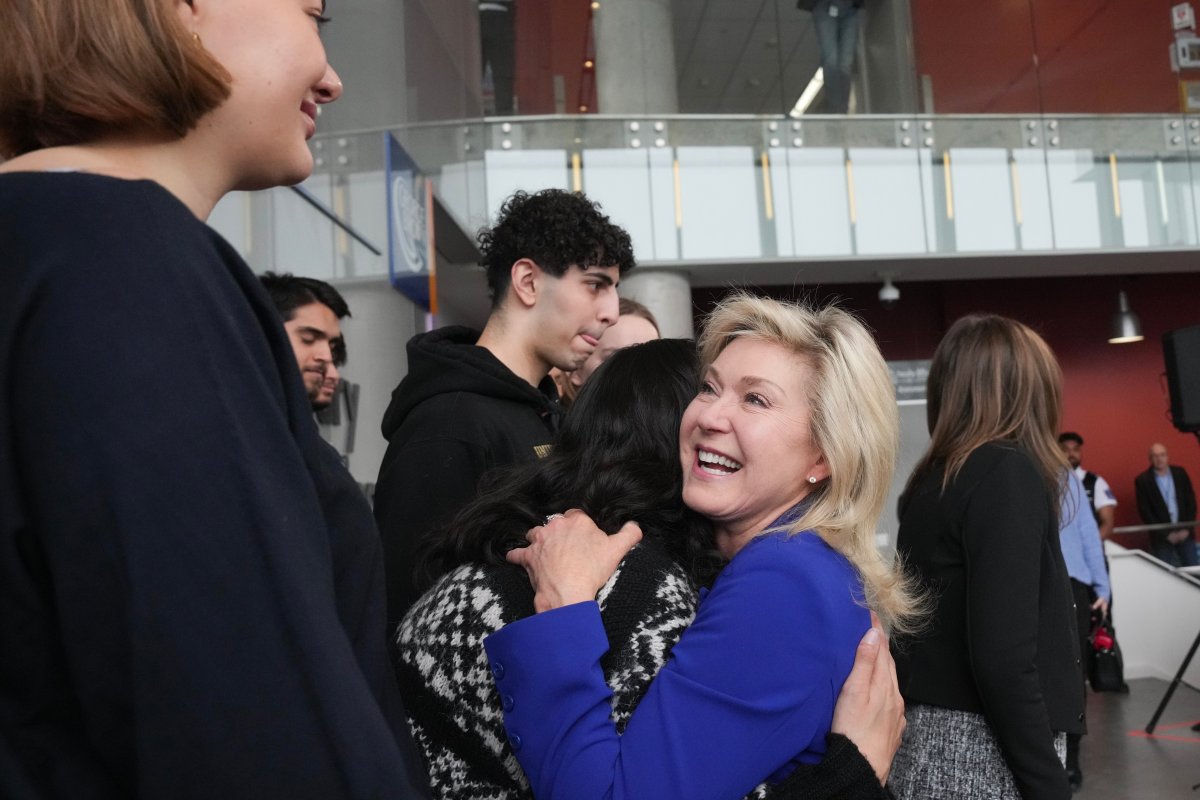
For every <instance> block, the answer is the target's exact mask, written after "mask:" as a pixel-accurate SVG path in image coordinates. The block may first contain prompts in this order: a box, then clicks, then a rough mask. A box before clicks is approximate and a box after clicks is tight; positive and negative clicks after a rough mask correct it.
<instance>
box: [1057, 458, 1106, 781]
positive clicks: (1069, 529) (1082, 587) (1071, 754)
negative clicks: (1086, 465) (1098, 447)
mask: <svg viewBox="0 0 1200 800" xmlns="http://www.w3.org/2000/svg"><path fill="white" fill-rule="evenodd" d="M1064 480H1065V481H1066V483H1065V485H1064V487H1063V493H1062V505H1061V508H1060V509H1059V520H1060V522H1059V530H1058V538H1059V543H1060V546H1061V547H1062V552H1063V561H1064V562H1066V565H1067V575H1069V576H1070V577H1071V593H1072V596H1073V597H1074V600H1075V624H1076V627H1078V629H1079V677H1080V680H1086V679H1087V671H1086V670H1085V669H1084V666H1083V665H1084V664H1086V663H1087V655H1088V633H1089V632H1090V631H1091V627H1092V611H1093V609H1094V610H1097V611H1099V612H1100V615H1101V616H1104V615H1106V614H1107V613H1108V601H1109V599H1111V597H1112V589H1111V588H1110V586H1109V583H1108V570H1107V569H1105V566H1104V545H1103V544H1102V543H1101V541H1100V529H1099V528H1098V527H1097V526H1096V518H1095V516H1093V514H1092V507H1091V504H1090V503H1089V502H1088V498H1087V492H1085V491H1084V488H1083V484H1082V483H1081V482H1080V481H1079V478H1078V477H1077V476H1076V475H1075V473H1074V472H1070V471H1068V472H1065V473H1064ZM1080 738H1081V737H1080V735H1079V734H1068V735H1067V778H1068V780H1070V782H1071V786H1072V787H1073V788H1076V789H1078V788H1079V786H1081V785H1082V784H1083V772H1082V770H1080V768H1079V740H1080Z"/></svg>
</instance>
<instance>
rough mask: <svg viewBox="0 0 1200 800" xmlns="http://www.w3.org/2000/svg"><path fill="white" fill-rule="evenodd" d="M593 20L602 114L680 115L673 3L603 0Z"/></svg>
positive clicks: (598, 99)
mask: <svg viewBox="0 0 1200 800" xmlns="http://www.w3.org/2000/svg"><path fill="white" fill-rule="evenodd" d="M592 20H593V30H594V31H595V35H596V100H597V102H598V104H599V106H600V108H599V111H600V113H602V114H675V113H678V111H679V92H678V87H677V86H676V83H675V43H674V42H675V40H674V36H673V34H672V32H671V2H670V0H600V7H599V8H598V9H596V11H595V12H594V13H593V15H592Z"/></svg>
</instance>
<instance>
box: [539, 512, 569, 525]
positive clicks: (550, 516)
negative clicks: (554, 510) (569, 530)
mask: <svg viewBox="0 0 1200 800" xmlns="http://www.w3.org/2000/svg"><path fill="white" fill-rule="evenodd" d="M562 516H565V515H564V514H547V515H546V519H544V520H542V524H543V525H549V524H550V523H551V521H553V520H556V519H558V518H559V517H562Z"/></svg>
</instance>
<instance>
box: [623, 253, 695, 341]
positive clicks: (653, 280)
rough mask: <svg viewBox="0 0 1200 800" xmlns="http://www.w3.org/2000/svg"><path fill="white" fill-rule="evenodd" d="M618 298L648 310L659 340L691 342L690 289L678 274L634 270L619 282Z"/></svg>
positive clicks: (657, 270)
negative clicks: (660, 336)
mask: <svg viewBox="0 0 1200 800" xmlns="http://www.w3.org/2000/svg"><path fill="white" fill-rule="evenodd" d="M621 295H622V296H624V297H628V298H630V299H631V300H637V301H638V302H639V303H641V304H642V305H644V306H645V307H646V308H648V309H650V311H651V313H653V314H654V318H655V319H657V320H658V330H659V332H660V333H661V334H662V335H663V338H666V339H691V338H694V336H695V331H694V329H693V328H692V285H691V283H689V282H688V279H687V275H685V274H683V273H682V272H674V271H671V270H665V269H647V268H645V267H638V268H637V269H635V270H634V271H633V272H630V273H629V274H628V275H626V276H625V277H623V278H621Z"/></svg>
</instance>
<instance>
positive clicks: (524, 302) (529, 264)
mask: <svg viewBox="0 0 1200 800" xmlns="http://www.w3.org/2000/svg"><path fill="white" fill-rule="evenodd" d="M541 279H542V268H541V267H539V266H538V265H537V264H536V263H534V262H533V261H531V260H530V259H528V258H519V259H517V260H516V261H514V262H513V265H512V272H511V275H510V284H511V286H512V291H513V294H514V295H516V298H517V301H518V302H519V303H520V304H521V306H522V307H524V308H533V306H534V305H535V304H536V303H537V296H538V289H539V288H540V284H541Z"/></svg>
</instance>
